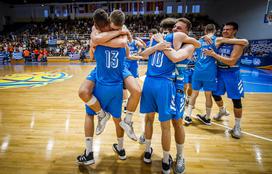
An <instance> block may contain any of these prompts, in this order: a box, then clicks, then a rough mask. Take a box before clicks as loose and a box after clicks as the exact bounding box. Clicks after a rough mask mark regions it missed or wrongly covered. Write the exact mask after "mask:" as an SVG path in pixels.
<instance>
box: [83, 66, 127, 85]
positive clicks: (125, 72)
mask: <svg viewBox="0 0 272 174" xmlns="http://www.w3.org/2000/svg"><path fill="white" fill-rule="evenodd" d="M128 76H132V74H131V72H130V71H129V70H128V69H127V67H126V66H125V68H124V69H123V79H126V78H127V77H128ZM86 79H87V80H90V81H93V82H94V83H96V68H94V69H93V70H92V71H91V72H90V74H89V75H88V76H87V77H86Z"/></svg>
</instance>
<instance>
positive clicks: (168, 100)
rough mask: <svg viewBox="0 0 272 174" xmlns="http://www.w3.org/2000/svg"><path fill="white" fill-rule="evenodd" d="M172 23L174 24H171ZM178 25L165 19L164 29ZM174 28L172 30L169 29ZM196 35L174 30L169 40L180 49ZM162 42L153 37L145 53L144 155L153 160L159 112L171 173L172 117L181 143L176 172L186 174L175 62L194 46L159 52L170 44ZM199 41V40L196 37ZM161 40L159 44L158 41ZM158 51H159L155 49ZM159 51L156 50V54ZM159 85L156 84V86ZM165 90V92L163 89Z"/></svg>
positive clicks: (164, 168) (167, 170) (167, 168)
mask: <svg viewBox="0 0 272 174" xmlns="http://www.w3.org/2000/svg"><path fill="white" fill-rule="evenodd" d="M171 24H172V27H170V26H171ZM174 24H175V19H172V18H167V19H164V20H163V21H162V23H161V25H162V26H163V27H165V28H164V32H166V33H169V32H170V31H172V28H173V26H174ZM169 28H170V30H169ZM186 39H187V40H191V39H193V38H189V37H188V36H186V35H185V34H183V33H175V34H173V33H170V34H167V35H166V36H165V41H169V42H170V43H171V45H173V48H175V47H176V48H180V47H181V43H182V42H184V41H186ZM158 40H160V39H158ZM165 41H161V40H160V42H159V43H158V42H157V41H155V40H153V39H152V40H151V45H152V47H149V48H147V49H146V50H145V51H143V52H142V54H141V55H142V56H143V57H146V56H149V59H148V69H147V73H146V79H145V82H144V86H143V92H142V98H141V108H140V110H141V112H142V113H147V114H146V121H147V122H146V125H145V126H146V127H145V128H146V129H145V137H146V141H145V144H146V149H145V154H144V162H145V163H151V156H152V153H153V149H152V148H151V138H152V132H153V126H152V125H153V122H154V116H155V112H158V113H159V121H160V122H161V129H162V147H163V160H162V172H163V173H170V169H171V164H172V157H171V156H170V154H169V151H170V144H171V135H170V120H172V124H173V126H174V130H175V140H176V143H177V161H176V167H175V172H176V173H183V172H184V170H185V163H184V158H183V143H184V137H185V133H184V130H183V127H182V119H181V117H180V118H178V117H177V116H176V106H175V95H176V90H175V85H174V82H173V81H174V78H175V62H178V61H181V60H183V59H185V58H187V57H189V56H191V55H192V53H193V51H194V46H193V45H191V44H185V45H184V46H183V47H182V48H181V49H180V50H179V51H177V52H176V51H174V50H171V51H164V52H162V51H156V50H161V49H160V46H161V45H163V44H167V42H165ZM195 42H196V43H197V41H196V40H195ZM157 43H158V44H157ZM155 51H156V52H155ZM154 52H155V53H154ZM154 84H156V85H154ZM161 91H164V92H161Z"/></svg>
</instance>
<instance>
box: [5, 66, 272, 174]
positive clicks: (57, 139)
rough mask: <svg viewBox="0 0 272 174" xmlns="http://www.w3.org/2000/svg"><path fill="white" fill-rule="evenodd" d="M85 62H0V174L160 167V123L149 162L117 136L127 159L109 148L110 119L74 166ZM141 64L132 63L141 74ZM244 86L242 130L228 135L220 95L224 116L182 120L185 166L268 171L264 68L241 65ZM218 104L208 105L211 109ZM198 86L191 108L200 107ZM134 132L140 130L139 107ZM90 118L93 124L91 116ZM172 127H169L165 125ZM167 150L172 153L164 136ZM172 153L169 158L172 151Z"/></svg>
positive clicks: (80, 137) (271, 159) (269, 85)
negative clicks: (208, 122)
mask: <svg viewBox="0 0 272 174" xmlns="http://www.w3.org/2000/svg"><path fill="white" fill-rule="evenodd" d="M93 68H94V66H93V65H87V64H86V65H82V64H67V63H66V64H65V63H63V64H61V63H60V64H53V63H52V64H49V65H13V66H0V76H1V79H0V81H1V83H0V99H1V100H0V173H1V174H2V173H9V174H13V173H35V174H42V173H50V174H52V173H58V174H59V173H131V174H132V173H135V174H136V173H160V172H161V158H162V157H161V154H162V150H161V143H160V141H161V139H160V135H161V130H160V124H159V122H158V121H157V120H156V121H155V123H154V134H153V139H152V147H153V149H154V154H153V157H152V159H153V161H152V164H150V165H147V164H145V163H144V162H143V159H142V158H143V157H142V155H143V152H144V148H145V147H144V145H140V144H139V143H138V142H133V141H132V140H130V139H129V138H128V137H127V136H126V135H125V142H124V147H125V149H126V153H127V160H125V161H121V160H119V159H118V157H117V156H116V155H115V153H114V152H113V150H112V144H113V143H115V142H116V138H115V137H116V136H115V127H114V124H113V121H111V120H110V121H109V122H108V124H107V127H106V130H105V131H104V132H103V133H102V134H101V135H99V136H94V157H95V160H96V163H95V164H94V165H91V166H78V165H77V164H76V157H77V156H78V155H79V154H80V153H82V151H83V149H84V146H85V145H84V114H85V109H84V105H83V103H82V102H81V100H80V99H79V97H78V95H77V90H78V88H79V86H80V84H81V82H82V81H83V80H84V78H85V77H86V76H87V74H88V73H89V71H90V70H91V69H93ZM145 72H146V65H143V64H142V65H141V66H140V75H141V76H144V74H145ZM241 72H242V79H243V80H244V86H245V91H246V95H245V99H244V100H243V106H244V112H243V120H242V123H241V126H242V131H243V136H242V138H241V139H240V140H237V139H233V138H232V137H231V136H230V134H229V133H228V129H230V128H232V126H233V125H234V116H233V113H232V102H231V101H230V100H228V99H226V97H224V98H223V99H224V101H225V103H226V106H227V109H228V110H229V111H231V115H230V116H228V117H224V118H223V121H220V122H215V121H213V124H212V126H205V125H203V124H201V123H200V122H199V121H198V120H196V119H193V124H192V125H190V126H188V127H185V131H186V141H185V157H186V158H185V159H186V173H187V174H189V173H195V174H200V173H272V167H271V166H272V150H271V149H272V126H271V125H272V119H271V113H272V108H271V106H272V100H271V97H272V95H271V92H272V76H271V71H268V70H260V69H252V68H242V69H241ZM217 111H218V109H217V107H216V106H215V104H214V106H213V108H212V115H214V114H216V112H217ZM204 112H205V106H204V95H203V93H200V96H199V98H198V99H197V102H196V108H195V109H194V110H193V114H194V115H195V114H197V113H204ZM133 120H134V126H135V132H136V133H137V135H138V136H139V135H140V134H141V119H140V116H139V112H138V109H137V112H136V113H135V115H134V117H133ZM95 123H97V121H96V119H95ZM171 132H172V133H173V129H172V130H171ZM171 154H172V156H173V157H174V155H175V143H174V137H173V136H172V145H171ZM174 158H175V157H174Z"/></svg>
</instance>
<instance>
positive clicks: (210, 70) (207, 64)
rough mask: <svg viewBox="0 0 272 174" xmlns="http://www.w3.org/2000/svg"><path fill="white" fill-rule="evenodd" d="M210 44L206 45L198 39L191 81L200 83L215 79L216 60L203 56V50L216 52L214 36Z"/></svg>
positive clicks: (202, 40)
mask: <svg viewBox="0 0 272 174" xmlns="http://www.w3.org/2000/svg"><path fill="white" fill-rule="evenodd" d="M211 39H212V42H213V43H212V44H208V43H207V42H206V41H205V40H204V39H200V40H199V42H200V44H201V47H200V48H197V49H196V51H195V53H196V63H195V68H194V74H193V79H195V80H202V81H214V80H215V78H216V60H215V59H214V58H213V57H211V56H205V55H204V53H203V51H204V50H205V49H213V50H214V51H215V52H216V46H215V41H216V36H212V38H211Z"/></svg>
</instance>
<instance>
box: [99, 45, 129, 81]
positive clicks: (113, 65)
mask: <svg viewBox="0 0 272 174" xmlns="http://www.w3.org/2000/svg"><path fill="white" fill-rule="evenodd" d="M125 55H126V49H125V48H111V47H106V46H101V45H99V46H97V47H96V49H95V52H94V57H95V59H96V71H97V72H96V80H97V81H98V82H100V83H102V84H104V85H116V84H122V83H123V74H122V72H123V69H124V59H125Z"/></svg>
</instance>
